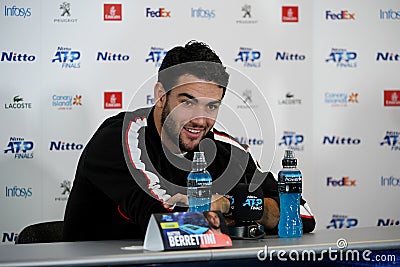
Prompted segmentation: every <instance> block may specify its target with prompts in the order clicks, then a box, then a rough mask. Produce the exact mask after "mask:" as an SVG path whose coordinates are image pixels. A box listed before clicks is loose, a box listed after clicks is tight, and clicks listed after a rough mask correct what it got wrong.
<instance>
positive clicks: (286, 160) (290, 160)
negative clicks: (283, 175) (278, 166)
mask: <svg viewBox="0 0 400 267" xmlns="http://www.w3.org/2000/svg"><path fill="white" fill-rule="evenodd" d="M282 166H284V167H296V166H297V159H296V158H295V157H294V152H293V150H285V155H284V157H283V159H282Z"/></svg>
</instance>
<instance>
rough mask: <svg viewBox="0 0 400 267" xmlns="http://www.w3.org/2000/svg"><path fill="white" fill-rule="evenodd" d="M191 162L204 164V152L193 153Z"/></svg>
mask: <svg viewBox="0 0 400 267" xmlns="http://www.w3.org/2000/svg"><path fill="white" fill-rule="evenodd" d="M193 162H206V158H205V156H204V152H202V151H200V152H194V156H193Z"/></svg>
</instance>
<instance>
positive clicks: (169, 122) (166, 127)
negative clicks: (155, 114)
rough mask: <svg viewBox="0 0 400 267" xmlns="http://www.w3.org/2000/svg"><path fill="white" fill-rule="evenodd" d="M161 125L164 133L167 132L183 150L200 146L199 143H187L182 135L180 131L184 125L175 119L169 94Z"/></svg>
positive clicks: (162, 113)
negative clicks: (170, 106)
mask: <svg viewBox="0 0 400 267" xmlns="http://www.w3.org/2000/svg"><path fill="white" fill-rule="evenodd" d="M161 127H162V131H161V132H162V134H166V135H167V138H168V139H169V140H170V141H172V144H173V145H175V146H178V147H179V149H180V150H181V151H184V152H190V151H193V150H195V149H196V148H197V147H198V144H195V145H193V144H185V143H184V142H183V140H182V138H181V135H180V131H181V130H182V128H183V126H179V127H178V123H176V121H174V118H173V115H172V114H171V109H170V108H169V105H168V96H167V98H166V100H165V105H164V107H163V110H162V112H161Z"/></svg>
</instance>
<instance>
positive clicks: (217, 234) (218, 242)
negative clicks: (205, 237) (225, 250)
mask: <svg viewBox="0 0 400 267" xmlns="http://www.w3.org/2000/svg"><path fill="white" fill-rule="evenodd" d="M204 217H205V218H206V221H207V222H208V226H209V227H210V230H208V231H207V232H205V234H212V235H214V238H215V244H214V245H215V246H231V245H232V240H231V239H230V237H229V236H228V235H227V234H225V233H223V232H222V231H221V220H220V218H219V216H218V213H216V212H215V211H207V212H204ZM200 247H212V246H210V245H206V246H201V245H200Z"/></svg>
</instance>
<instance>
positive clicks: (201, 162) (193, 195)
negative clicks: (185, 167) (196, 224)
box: [187, 152, 212, 212]
mask: <svg viewBox="0 0 400 267" xmlns="http://www.w3.org/2000/svg"><path fill="white" fill-rule="evenodd" d="M206 167H207V163H206V158H205V156H204V152H194V157H193V161H192V171H191V172H190V173H189V175H188V177H187V195H188V198H189V211H190V212H195V211H200V212H203V211H209V210H210V208H211V195H212V191H211V187H212V178H211V175H210V173H209V172H208V171H207V170H206Z"/></svg>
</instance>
